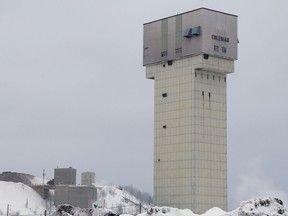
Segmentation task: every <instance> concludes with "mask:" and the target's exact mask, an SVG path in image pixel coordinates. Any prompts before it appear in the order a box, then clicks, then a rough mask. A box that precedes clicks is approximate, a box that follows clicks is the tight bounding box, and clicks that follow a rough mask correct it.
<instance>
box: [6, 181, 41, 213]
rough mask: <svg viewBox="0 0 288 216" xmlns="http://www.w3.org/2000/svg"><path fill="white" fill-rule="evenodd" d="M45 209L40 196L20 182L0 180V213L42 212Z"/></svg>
mask: <svg viewBox="0 0 288 216" xmlns="http://www.w3.org/2000/svg"><path fill="white" fill-rule="evenodd" d="M45 209H46V206H45V202H44V200H43V199H42V198H41V196H40V195H39V194H38V193H37V192H35V191H34V190H33V189H32V188H31V187H28V186H27V185H25V184H22V183H14V182H5V181H0V215H7V210H8V212H9V215H17V214H20V215H31V214H43V213H44V211H45Z"/></svg>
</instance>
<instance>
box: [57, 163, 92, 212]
mask: <svg viewBox="0 0 288 216" xmlns="http://www.w3.org/2000/svg"><path fill="white" fill-rule="evenodd" d="M81 183H83V184H82V185H76V169H73V168H72V167H69V168H56V169H54V184H55V196H54V203H55V205H56V206H57V205H61V204H70V205H73V206H75V207H80V208H92V203H93V202H95V201H96V200H97V188H96V187H95V186H94V185H93V183H95V173H93V172H85V173H82V174H81Z"/></svg>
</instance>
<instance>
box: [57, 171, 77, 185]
mask: <svg viewBox="0 0 288 216" xmlns="http://www.w3.org/2000/svg"><path fill="white" fill-rule="evenodd" d="M54 184H55V185H76V169H73V168H72V167H69V168H55V169H54Z"/></svg>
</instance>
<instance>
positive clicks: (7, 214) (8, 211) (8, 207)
mask: <svg viewBox="0 0 288 216" xmlns="http://www.w3.org/2000/svg"><path fill="white" fill-rule="evenodd" d="M7 216H9V204H7Z"/></svg>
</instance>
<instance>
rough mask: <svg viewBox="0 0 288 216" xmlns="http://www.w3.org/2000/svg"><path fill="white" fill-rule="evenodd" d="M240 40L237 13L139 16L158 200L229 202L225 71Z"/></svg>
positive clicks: (198, 209) (202, 205) (205, 204)
mask: <svg viewBox="0 0 288 216" xmlns="http://www.w3.org/2000/svg"><path fill="white" fill-rule="evenodd" d="M237 43H238V42H237V16H235V15H231V14H227V13H223V12H219V11H214V10H210V9H207V8H199V9H197V10H193V11H189V12H187V13H182V14H178V15H176V16H171V17H168V18H164V19H160V20H156V21H153V22H149V23H146V24H144V46H143V65H144V66H146V77H147V78H148V79H153V80H154V83H155V97H154V100H155V111H154V115H155V116H154V118H155V120H154V204H155V205H157V206H172V207H178V208H188V209H191V210H192V211H193V212H195V213H203V212H205V211H206V210H208V209H210V208H211V207H215V206H217V207H220V208H221V209H223V210H227V126H226V125H227V118H226V81H227V80H226V76H227V74H229V73H232V72H234V60H236V59H237Z"/></svg>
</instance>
